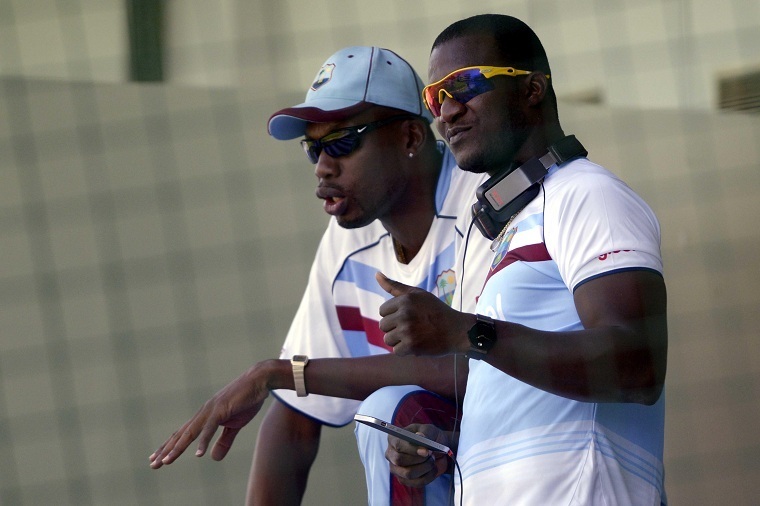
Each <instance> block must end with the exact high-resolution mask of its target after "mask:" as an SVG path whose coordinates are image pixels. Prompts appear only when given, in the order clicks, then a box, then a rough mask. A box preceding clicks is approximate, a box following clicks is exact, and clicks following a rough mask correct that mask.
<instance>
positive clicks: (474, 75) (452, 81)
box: [425, 69, 494, 117]
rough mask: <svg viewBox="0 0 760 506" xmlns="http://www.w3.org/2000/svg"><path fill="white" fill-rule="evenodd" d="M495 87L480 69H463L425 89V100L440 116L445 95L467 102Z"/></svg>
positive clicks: (436, 115)
mask: <svg viewBox="0 0 760 506" xmlns="http://www.w3.org/2000/svg"><path fill="white" fill-rule="evenodd" d="M493 88H494V86H493V83H491V81H490V79H487V78H486V77H485V76H484V75H483V74H482V73H481V72H480V70H479V69H467V70H461V71H459V72H454V73H453V74H451V75H449V76H447V77H446V78H445V79H444V80H443V81H441V82H440V83H438V84H437V85H436V86H431V87H430V88H427V89H426V90H425V101H426V102H427V104H428V107H430V112H432V113H433V116H435V117H438V116H440V115H441V104H442V103H443V100H444V98H445V96H449V97H451V98H453V99H454V100H456V101H457V102H459V103H460V104H466V103H467V102H469V101H470V100H472V99H473V98H475V97H477V96H478V95H481V94H483V93H485V92H487V91H491V90H492V89H493Z"/></svg>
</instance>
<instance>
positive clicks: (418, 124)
mask: <svg viewBox="0 0 760 506" xmlns="http://www.w3.org/2000/svg"><path fill="white" fill-rule="evenodd" d="M423 121H424V119H422V118H420V119H410V120H407V121H406V124H405V125H404V133H405V134H406V136H407V138H406V150H407V152H409V153H413V154H415V155H417V154H418V153H419V152H420V151H421V150H422V146H424V145H425V140H426V138H427V134H428V129H427V128H425V126H424V125H423V124H422V122H423Z"/></svg>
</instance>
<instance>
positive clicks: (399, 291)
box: [375, 271, 414, 297]
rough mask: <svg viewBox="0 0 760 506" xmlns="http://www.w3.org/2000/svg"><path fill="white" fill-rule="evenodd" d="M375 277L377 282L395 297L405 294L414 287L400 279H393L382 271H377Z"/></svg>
mask: <svg viewBox="0 0 760 506" xmlns="http://www.w3.org/2000/svg"><path fill="white" fill-rule="evenodd" d="M375 279H376V280H377V284H379V285H380V288H382V289H383V290H385V291H386V292H388V293H389V294H391V295H393V296H394V297H397V296H399V295H403V294H405V293H407V292H409V291H410V290H411V289H412V288H414V287H412V286H409V285H405V284H404V283H401V282H399V281H396V280H393V279H391V278H389V277H388V276H386V275H385V274H383V273H382V272H380V271H377V272H376V273H375Z"/></svg>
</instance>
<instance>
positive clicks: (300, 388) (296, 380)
mask: <svg viewBox="0 0 760 506" xmlns="http://www.w3.org/2000/svg"><path fill="white" fill-rule="evenodd" d="M308 363H309V357H307V356H306V355H293V358H292V359H290V364H291V366H292V367H293V384H294V385H295V390H296V395H297V396H298V397H306V396H307V395H309V392H307V391H306V376H305V372H306V364H308Z"/></svg>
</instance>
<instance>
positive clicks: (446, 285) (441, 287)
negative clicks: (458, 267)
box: [435, 269, 457, 306]
mask: <svg viewBox="0 0 760 506" xmlns="http://www.w3.org/2000/svg"><path fill="white" fill-rule="evenodd" d="M456 286H457V280H456V275H455V274H454V271H453V270H451V269H449V270H447V271H443V272H442V273H440V274H439V275H438V277H437V278H436V280H435V288H436V295H437V296H438V298H439V299H441V300H442V301H443V302H445V303H446V304H448V305H449V306H450V305H451V303H452V302H453V301H454V289H455V288H456Z"/></svg>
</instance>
